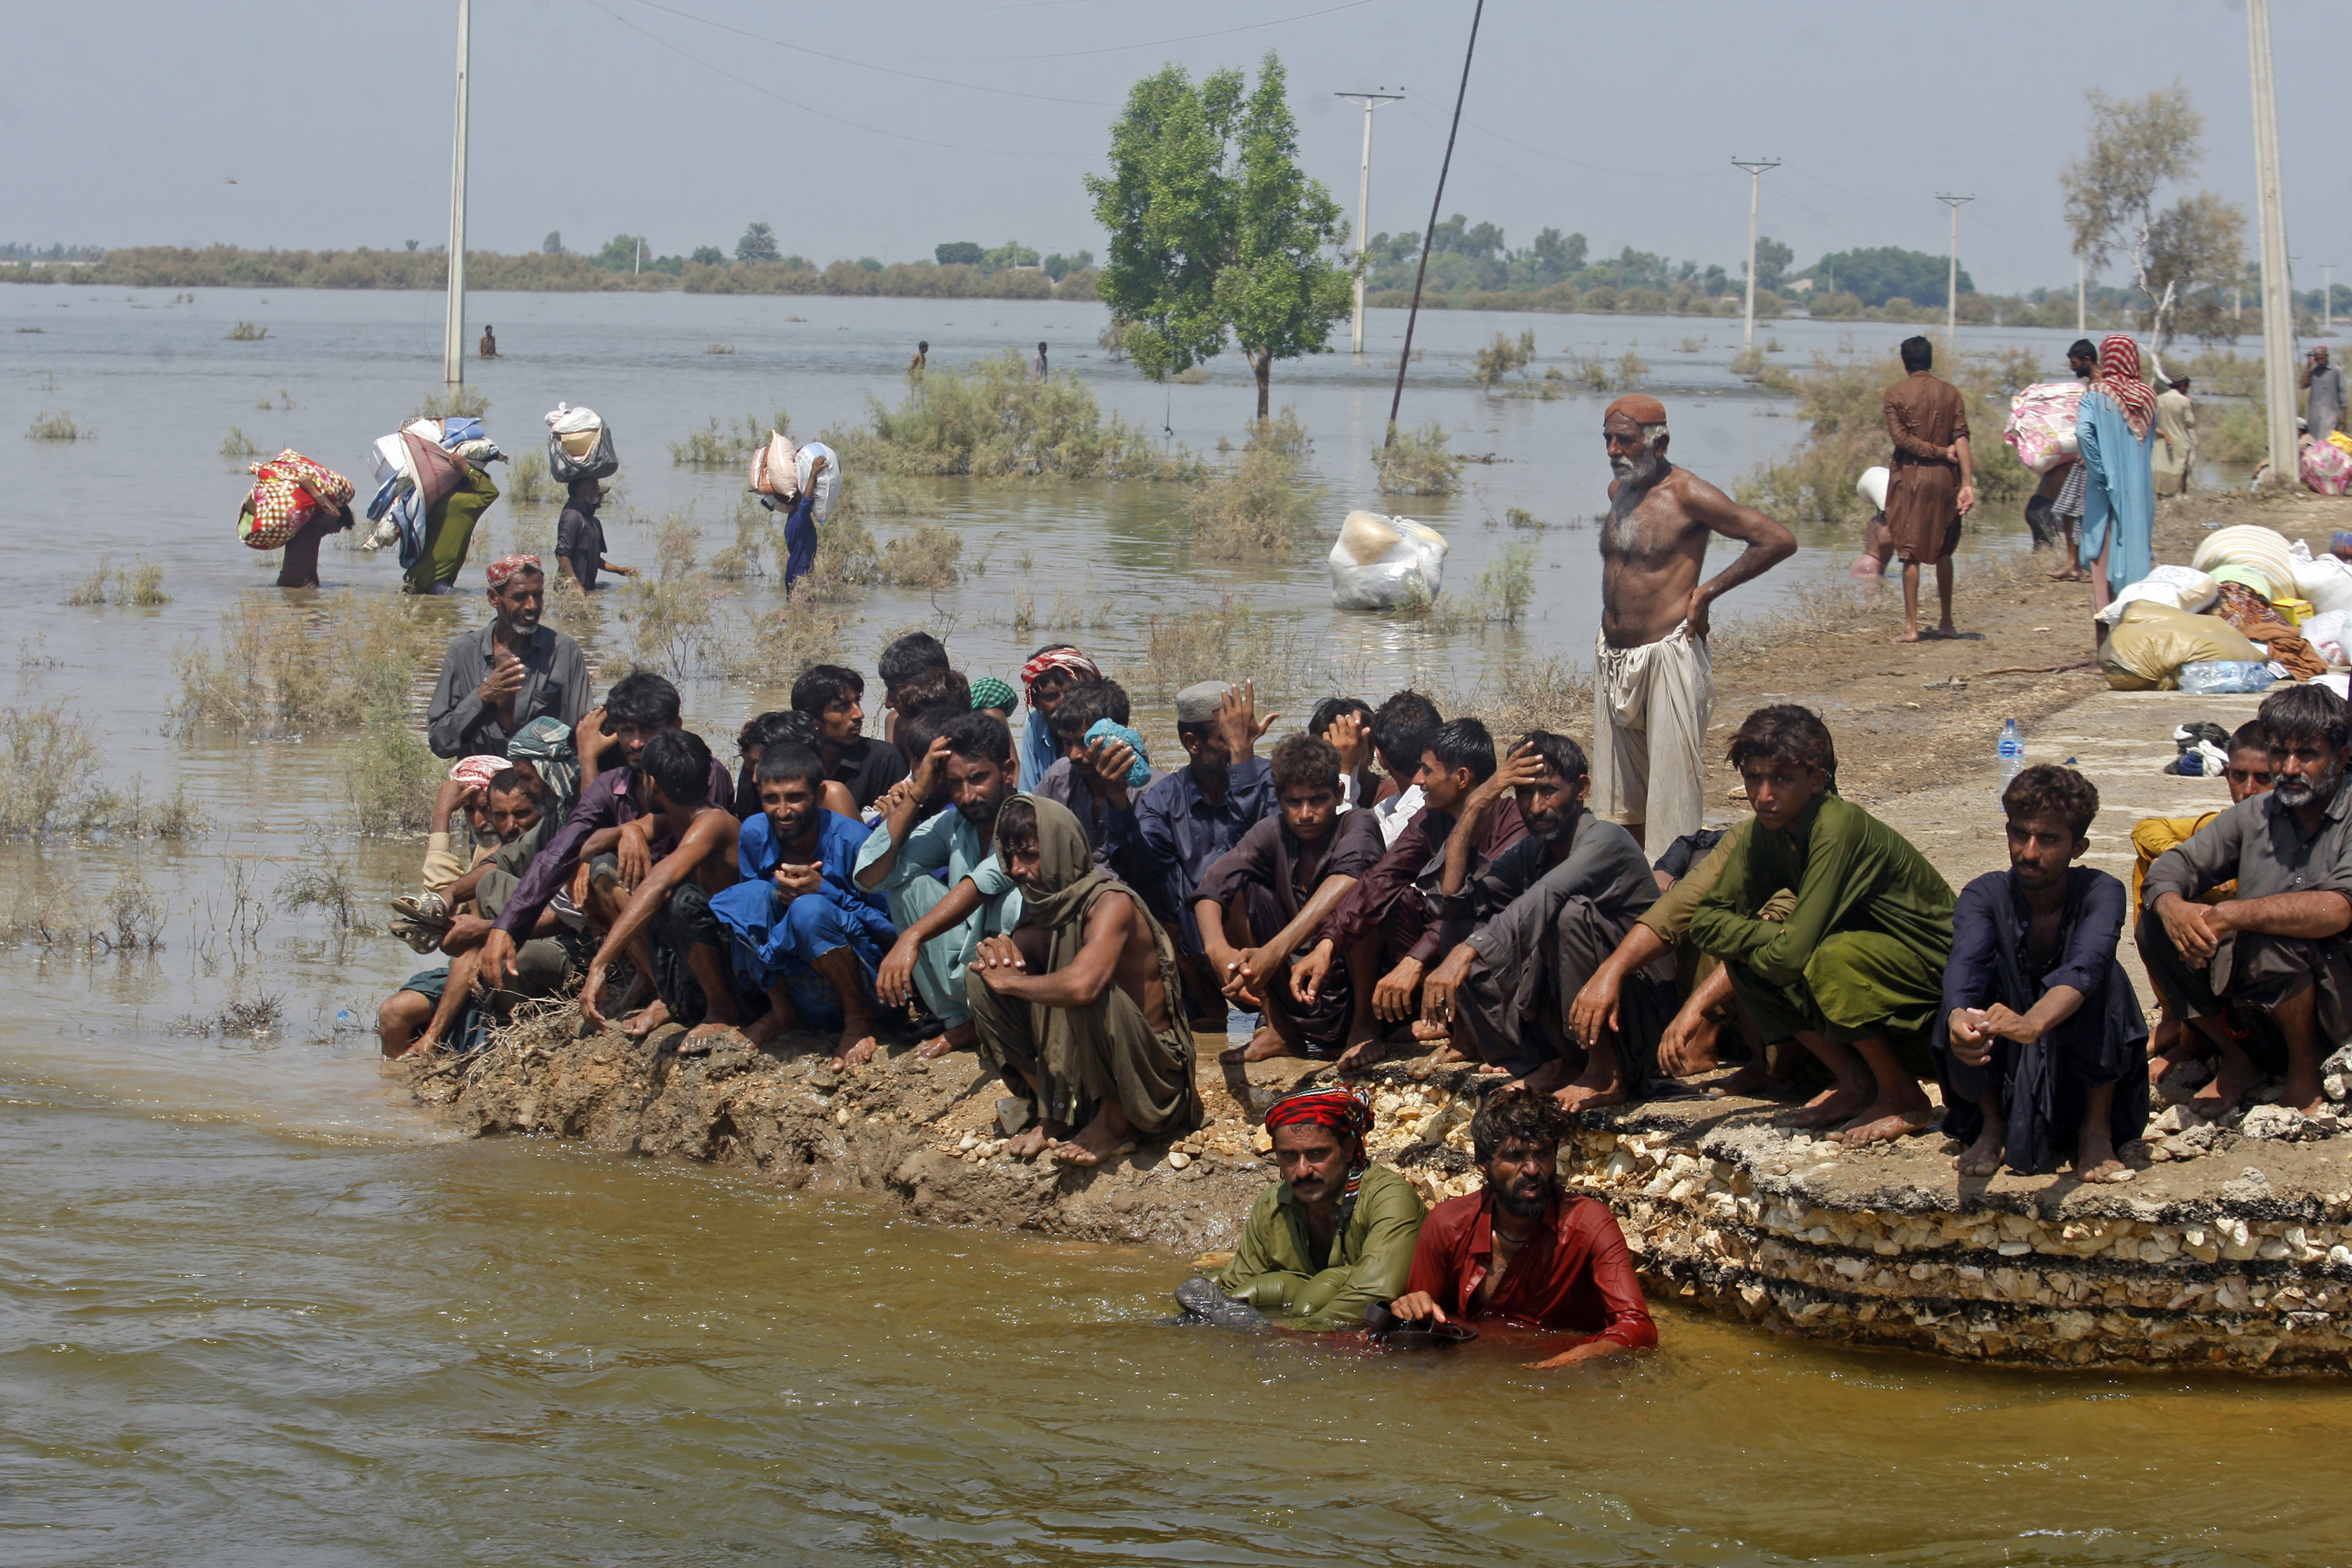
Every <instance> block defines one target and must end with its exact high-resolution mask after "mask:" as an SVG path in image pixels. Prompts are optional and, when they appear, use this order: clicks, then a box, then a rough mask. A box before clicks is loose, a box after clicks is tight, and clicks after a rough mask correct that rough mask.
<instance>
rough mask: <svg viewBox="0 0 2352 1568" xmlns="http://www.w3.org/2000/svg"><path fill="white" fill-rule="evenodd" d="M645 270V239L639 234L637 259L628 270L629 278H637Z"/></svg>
mask: <svg viewBox="0 0 2352 1568" xmlns="http://www.w3.org/2000/svg"><path fill="white" fill-rule="evenodd" d="M645 269H646V237H645V236H644V235H642V234H641V235H639V236H637V259H636V260H635V262H634V263H633V264H632V265H631V266H630V268H629V275H630V276H631V277H636V276H639V275H641V274H642V273H643V272H644V271H645Z"/></svg>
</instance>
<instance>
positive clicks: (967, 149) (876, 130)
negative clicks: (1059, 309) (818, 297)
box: [587, 0, 1087, 158]
mask: <svg viewBox="0 0 2352 1568" xmlns="http://www.w3.org/2000/svg"><path fill="white" fill-rule="evenodd" d="M587 3H588V4H589V5H592V6H594V7H595V9H597V10H599V11H602V12H604V15H605V16H610V17H612V18H613V20H614V21H615V22H618V23H619V24H621V26H624V27H626V28H628V29H629V31H631V32H633V33H635V34H637V35H638V36H639V37H646V38H651V39H652V40H653V41H654V42H655V43H656V44H659V45H660V46H661V47H663V48H666V49H667V50H668V51H669V52H670V53H672V54H674V55H677V56H678V57H679V58H683V59H687V60H690V61H692V62H693V63H694V64H696V65H698V66H700V67H701V68H703V69H704V70H707V71H709V72H711V73H712V74H714V75H717V76H722V77H725V78H726V79H728V80H729V81H731V82H733V83H734V84H735V85H736V86H738V87H748V88H750V89H751V90H752V91H753V92H756V93H759V94H761V96H762V97H766V98H772V99H774V100H776V101H777V102H778V103H781V104H784V105H787V106H788V107H790V108H793V109H797V110H801V111H802V112H803V113H804V114H814V115H815V116H816V117H817V118H818V119H820V120H824V121H831V122H832V123H834V124H835V125H846V126H848V127H849V128H850V129H851V130H853V131H864V132H870V133H871V134H873V135H876V136H887V137H890V138H892V139H893V140H895V141H899V142H914V143H915V144H916V145H917V146H919V147H943V148H945V149H947V150H948V151H949V152H950V153H989V154H991V155H992V156H995V157H1000V158H1083V157H1085V156H1087V154H1086V153H1027V152H1015V151H1014V150H1013V149H1011V148H1008V147H975V146H972V145H971V144H970V143H967V142H934V141H932V140H931V139H930V138H929V137H928V136H909V135H908V134H907V133H906V132H903V131H890V130H886V129H885V128H883V127H882V126H879V125H866V124H864V123H862V122H860V121H855V120H844V119H843V118H841V116H839V115H837V114H833V113H830V112H828V111H826V110H822V109H818V108H816V107H814V105H812V104H806V103H803V102H801V101H800V100H798V99H794V98H786V97H785V96H784V95H783V94H782V93H781V92H778V91H777V90H776V89H773V88H772V87H768V86H766V85H764V84H762V83H760V82H756V81H753V80H751V79H750V78H748V77H740V76H737V75H736V74H735V73H734V72H733V71H730V70H728V69H727V68H724V67H722V66H715V65H712V64H711V63H710V62H709V60H706V59H704V58H702V57H701V56H699V55H697V54H692V53H689V52H688V51H687V50H685V49H682V48H679V47H677V45H676V44H673V43H671V42H670V41H669V40H668V39H667V38H665V37H662V36H661V35H660V34H658V33H655V32H650V31H648V30H647V29H646V28H644V27H640V26H637V25H636V24H635V22H632V21H630V20H629V19H628V18H627V17H626V16H622V15H621V14H620V13H619V12H617V11H614V10H613V9H611V8H610V7H608V6H606V5H601V4H599V0H587Z"/></svg>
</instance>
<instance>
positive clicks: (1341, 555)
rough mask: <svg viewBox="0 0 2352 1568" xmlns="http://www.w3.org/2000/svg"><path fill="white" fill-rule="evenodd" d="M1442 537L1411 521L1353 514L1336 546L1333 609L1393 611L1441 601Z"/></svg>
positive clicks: (1344, 526) (1374, 514)
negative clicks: (1436, 600) (1403, 605)
mask: <svg viewBox="0 0 2352 1568" xmlns="http://www.w3.org/2000/svg"><path fill="white" fill-rule="evenodd" d="M1445 552H1446V543H1445V539H1444V535H1443V534H1440V533H1439V532H1438V531H1436V530H1435V529H1433V528H1431V527H1429V526H1427V525H1426V524H1423V523H1418V522H1415V521H1412V519H1411V518H1403V517H1382V516H1381V515H1380V514H1379V513H1378V512H1370V511H1351V512H1349V514H1348V520H1347V521H1346V522H1344V523H1342V524H1341V525H1340V527H1339V539H1338V540H1337V541H1335V542H1333V544H1332V546H1331V554H1330V562H1331V605H1332V607H1333V608H1334V609H1340V610H1389V609H1394V608H1395V607H1396V606H1397V605H1402V604H1405V603H1408V602H1415V601H1417V602H1421V603H1426V602H1428V601H1429V600H1431V599H1434V598H1435V597H1437V590H1438V588H1439V587H1440V586H1441V585H1442V584H1444V580H1445Z"/></svg>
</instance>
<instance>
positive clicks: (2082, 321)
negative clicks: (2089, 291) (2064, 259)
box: [2074, 250, 2091, 338]
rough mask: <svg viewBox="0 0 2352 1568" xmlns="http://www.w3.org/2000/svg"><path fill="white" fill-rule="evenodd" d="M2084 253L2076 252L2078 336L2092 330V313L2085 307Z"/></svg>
mask: <svg viewBox="0 0 2352 1568" xmlns="http://www.w3.org/2000/svg"><path fill="white" fill-rule="evenodd" d="M2083 270H2084V269H2083V253H2082V252H2081V251H2079V250H2078V251H2076V252H2075V253H2074V335H2075V336H2076V337H2078V338H2079V337H2081V336H2082V335H2083V334H2084V332H2087V331H2090V330H2091V318H2090V315H2089V313H2088V312H2087V311H2085V310H2084V308H2083V305H2084V289H2083Z"/></svg>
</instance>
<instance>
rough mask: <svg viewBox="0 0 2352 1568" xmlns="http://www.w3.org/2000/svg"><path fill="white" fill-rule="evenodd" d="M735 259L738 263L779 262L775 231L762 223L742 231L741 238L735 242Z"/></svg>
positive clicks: (779, 254) (780, 257) (779, 255)
mask: <svg viewBox="0 0 2352 1568" xmlns="http://www.w3.org/2000/svg"><path fill="white" fill-rule="evenodd" d="M735 259H736V260H738V261H776V260H781V259H782V256H781V253H779V252H778V251H777V249H776V231H775V229H774V228H773V227H772V226H769V225H767V224H764V223H755V224H753V225H751V226H750V227H749V228H746V229H745V230H744V231H743V237H742V238H740V239H739V240H737V241H736V242H735Z"/></svg>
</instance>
